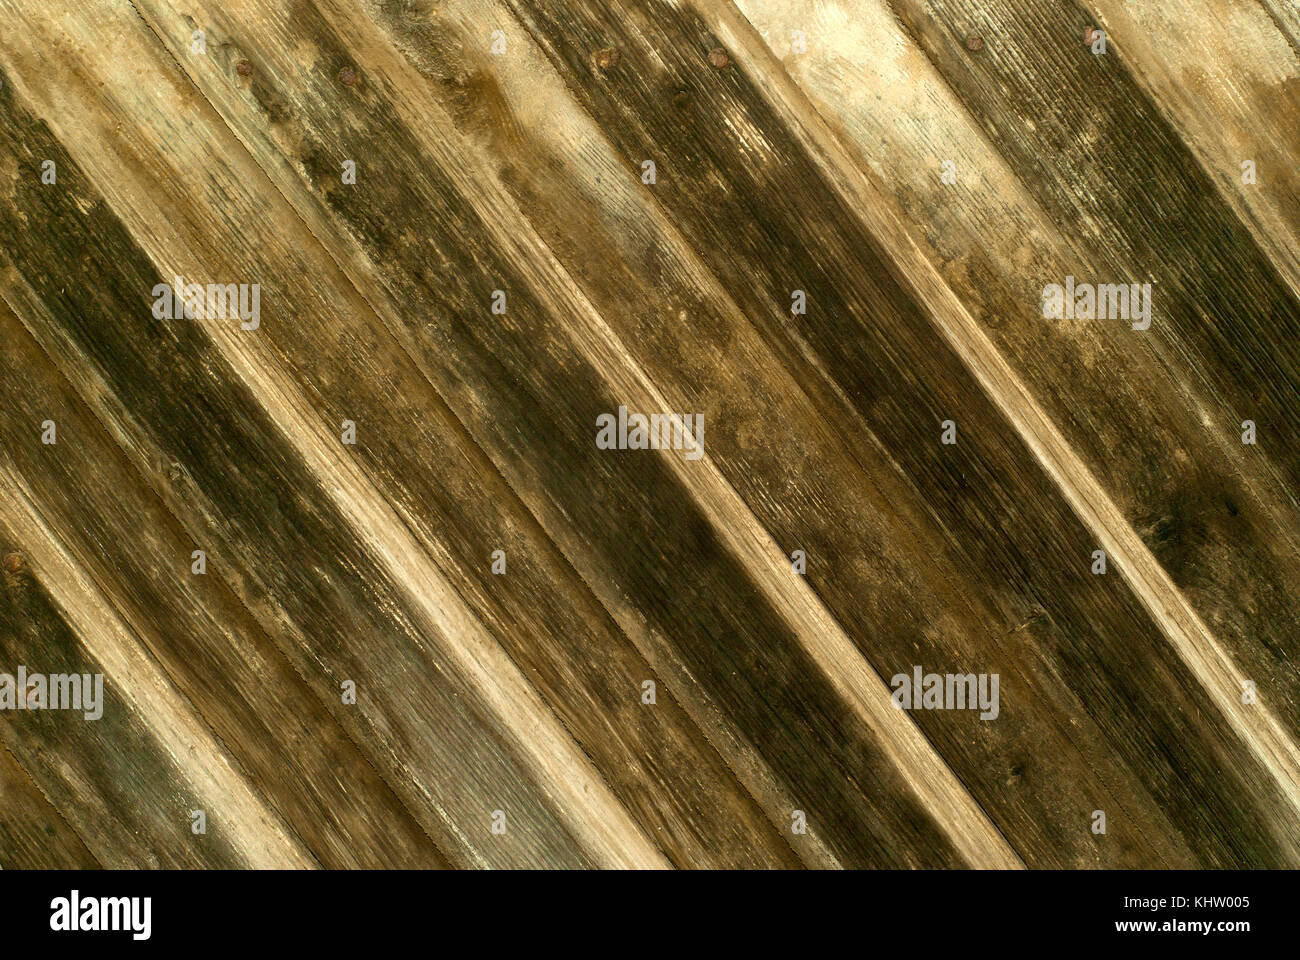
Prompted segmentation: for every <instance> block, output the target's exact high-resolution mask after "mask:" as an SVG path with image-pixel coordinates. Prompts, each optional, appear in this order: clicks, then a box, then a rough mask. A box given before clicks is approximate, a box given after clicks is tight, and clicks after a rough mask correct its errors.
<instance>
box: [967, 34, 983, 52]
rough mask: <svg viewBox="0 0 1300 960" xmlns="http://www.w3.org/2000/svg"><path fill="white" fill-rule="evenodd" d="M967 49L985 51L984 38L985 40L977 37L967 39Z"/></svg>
mask: <svg viewBox="0 0 1300 960" xmlns="http://www.w3.org/2000/svg"><path fill="white" fill-rule="evenodd" d="M966 49H967V50H983V49H984V38H983V37H976V36H969V37H967V38H966Z"/></svg>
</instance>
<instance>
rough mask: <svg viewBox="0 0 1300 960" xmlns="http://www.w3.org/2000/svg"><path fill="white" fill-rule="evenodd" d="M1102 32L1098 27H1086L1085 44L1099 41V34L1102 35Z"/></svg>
mask: <svg viewBox="0 0 1300 960" xmlns="http://www.w3.org/2000/svg"><path fill="white" fill-rule="evenodd" d="M1100 32H1101V31H1100V30H1098V29H1097V28H1096V27H1084V28H1083V42H1084V43H1092V42H1093V41H1094V40H1096V39H1097V34H1098V33H1100Z"/></svg>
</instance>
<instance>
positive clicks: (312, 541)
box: [0, 0, 1300, 868]
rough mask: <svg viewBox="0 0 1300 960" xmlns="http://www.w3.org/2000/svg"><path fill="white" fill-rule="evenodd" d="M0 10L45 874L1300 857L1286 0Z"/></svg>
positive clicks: (1295, 142)
mask: <svg viewBox="0 0 1300 960" xmlns="http://www.w3.org/2000/svg"><path fill="white" fill-rule="evenodd" d="M0 15H2V16H3V17H4V18H5V20H6V22H7V23H12V24H13V25H14V27H13V29H6V31H5V33H4V35H3V36H0V79H3V86H2V87H0V128H2V129H0V236H3V237H4V242H3V245H2V246H0V299H2V300H3V303H0V336H2V338H3V343H4V349H3V354H2V355H0V402H2V403H3V417H0V547H2V548H3V553H4V557H5V559H4V575H5V581H4V586H5V592H4V595H3V597H0V601H3V602H2V603H0V613H2V614H3V619H2V620H0V628H2V631H3V632H2V633H0V641H2V642H3V646H0V658H3V659H0V673H5V672H12V671H13V670H14V669H16V668H17V666H18V665H19V664H26V665H27V666H28V668H29V669H31V670H37V669H41V670H45V671H47V672H58V671H60V670H65V669H66V670H69V671H71V670H74V669H75V670H77V671H81V672H89V673H97V672H102V673H103V674H104V677H105V689H106V691H107V692H106V696H105V710H104V717H103V718H102V719H100V720H95V721H86V720H84V719H83V717H82V716H81V715H80V714H78V713H75V712H60V711H54V710H49V711H45V712H40V711H14V712H8V711H0V741H2V742H3V744H4V746H5V751H4V752H3V754H0V777H3V783H2V784H0V866H4V867H6V868H9V867H10V866H11V865H13V866H84V867H93V866H97V865H98V866H104V867H151V866H153V867H156V866H186V867H210V866H219V867H265V866H285V867H324V868H349V867H419V868H431V867H448V866H450V867H546V868H591V867H596V868H657V867H681V868H726V867H741V868H787V867H796V866H806V867H814V868H819V867H850V868H855V867H873V868H879V867H931V868H933V867H945V868H947V867H979V868H1016V867H1031V868H1041V867H1141V868H1158V867H1209V868H1226V867H1294V866H1297V865H1300V834H1298V833H1297V830H1296V827H1295V824H1296V819H1297V815H1298V814H1300V747H1298V746H1297V743H1300V739H1298V738H1300V672H1297V666H1296V657H1295V653H1296V638H1297V624H1298V623H1300V607H1298V606H1297V604H1298V603H1300V601H1297V599H1296V597H1297V590H1296V587H1297V585H1300V552H1298V550H1297V547H1298V546H1300V498H1298V496H1297V494H1298V492H1300V457H1298V456H1297V449H1300V426H1298V425H1297V421H1296V419H1295V416H1296V410H1297V400H1298V399H1300V354H1297V350H1298V349H1300V347H1298V346H1297V343H1298V342H1300V341H1298V339H1297V336H1296V334H1297V333H1300V260H1297V249H1298V245H1297V239H1298V238H1300V179H1297V169H1296V156H1297V154H1298V152H1300V92H1298V91H1300V54H1298V53H1297V49H1296V43H1295V24H1294V23H1293V20H1294V17H1293V16H1292V14H1291V12H1289V11H1288V10H1287V9H1286V5H1285V4H1282V5H1278V4H1268V3H1247V4H1240V3H1228V2H1226V0H1222V2H1221V0H1178V2H1176V3H1168V4H1162V3H1157V2H1154V0H1152V2H1145V0H1143V2H1129V3H1110V2H1107V0H1097V2H1096V3H1094V4H1092V5H1087V4H1065V5H1062V4H1059V3H1054V2H1048V0H1041V2H1040V0H1029V2H1024V0H1018V2H1010V0H1008V2H1005V3H1003V2H998V0H990V2H980V3H973V2H970V3H967V2H962V0H892V2H885V0H816V2H812V0H776V2H769V0H734V2H731V0H675V2H668V0H536V2H535V0H351V2H348V0H294V2H282V0H221V2H218V0H106V2H98V3H91V2H89V0H57V2H55V3H48V2H41V3H38V2H35V0H0ZM1095 27H1100V28H1102V29H1103V30H1104V31H1105V33H1106V39H1107V50H1106V52H1105V53H1104V54H1099V53H1095V52H1093V49H1092V48H1091V46H1090V44H1089V43H1088V42H1085V40H1084V36H1085V31H1088V30H1090V29H1092V28H1095ZM196 31H201V39H202V43H201V44H199V43H198V42H197V41H196ZM1213 34H1217V36H1213ZM1089 36H1091V34H1089ZM796 37H797V38H799V39H798V40H797V41H796V39H795V38H796ZM200 46H201V47H202V49H199V47H200ZM1246 160H1249V161H1251V162H1252V163H1253V164H1254V170H1255V175H1256V176H1255V182H1253V183H1249V184H1247V183H1243V176H1242V173H1243V168H1242V162H1243V161H1246ZM47 161H52V162H53V163H54V164H55V169H56V170H57V179H56V180H55V182H53V183H50V182H44V179H43V176H42V174H43V171H44V169H45V165H46V162H47ZM646 161H651V162H652V163H653V165H654V176H653V177H651V178H648V179H647V177H646V175H645V170H646V167H645V166H644V164H645V163H646ZM946 161H951V170H952V171H953V172H954V173H955V179H953V178H945V177H944V176H943V175H942V174H943V171H944V169H945V168H944V164H945V162H946ZM348 162H351V163H352V164H354V165H355V171H356V177H355V182H348V180H347V179H346V178H345V177H344V176H342V172H343V170H344V168H345V164H346V163H348ZM950 180H951V182H949V181H950ZM1066 276H1071V277H1075V278H1078V279H1079V280H1080V282H1090V283H1097V284H1101V283H1129V282H1133V283H1149V284H1151V286H1152V289H1153V291H1154V292H1153V295H1152V301H1151V303H1152V306H1153V310H1152V323H1151V326H1150V328H1149V329H1146V330H1137V329H1133V328H1132V326H1131V325H1130V324H1129V322H1128V321H1127V320H1126V319H1120V318H1111V319H1087V320H1085V319H1077V320H1076V319H1069V320H1065V319H1050V318H1046V317H1044V315H1043V312H1042V295H1041V292H1042V290H1043V289H1044V287H1045V286H1046V285H1048V284H1051V283H1062V282H1064V279H1065V277H1066ZM175 277H182V278H184V279H185V281H186V282H197V283H201V284H208V283H216V284H228V283H234V284H241V283H242V284H254V283H255V284H258V285H259V289H260V296H261V315H260V322H259V323H258V325H257V326H256V327H255V328H254V329H244V328H242V327H241V324H240V322H239V320H238V318H230V317H197V318H186V317H184V316H182V317H181V318H179V319H165V318H160V317H158V316H157V315H156V313H155V312H154V310H153V309H152V308H153V303H154V298H155V296H156V293H155V288H156V285H158V284H164V285H166V284H170V283H171V282H172V280H173V278H175ZM796 290H797V291H802V293H803V295H804V296H805V298H806V306H807V309H806V312H800V311H792V309H791V304H792V294H793V292H794V291H796ZM494 291H501V292H502V293H504V295H505V302H506V306H505V309H504V312H501V313H498V312H494V311H493V309H492V305H493V299H494ZM621 406H622V407H626V408H628V409H629V410H631V411H634V412H643V413H647V414H648V413H666V412H682V413H687V412H689V413H692V414H698V415H700V416H701V417H702V422H703V424H704V428H703V432H702V434H701V435H700V436H701V437H702V448H703V449H702V455H701V456H700V457H699V458H698V459H695V458H692V457H687V456H683V453H682V451H679V450H607V449H601V448H600V447H599V446H598V445H597V443H596V442H595V437H596V425H597V422H598V420H597V418H598V417H600V416H601V415H602V414H607V413H615V412H616V411H618V409H619V408H620V407H621ZM49 420H52V421H54V422H55V423H56V424H57V442H56V443H54V444H47V443H43V442H42V431H43V429H44V427H43V424H44V423H45V421H49ZM1244 420H1251V421H1253V422H1254V423H1255V425H1256V430H1257V439H1256V442H1255V443H1253V444H1245V443H1243V442H1242V421H1244ZM345 421H348V422H351V423H352V424H353V425H354V429H355V443H351V442H344V440H343V437H342V434H341V431H343V430H344V426H343V425H344V422H345ZM948 421H952V422H953V424H954V426H955V430H956V438H957V442H956V443H944V442H942V440H941V434H942V432H943V429H944V427H943V425H944V424H946V423H947V422H948ZM194 550H203V551H204V553H205V557H206V564H207V568H206V572H204V573H203V574H202V575H196V574H195V573H193V572H192V567H191V556H192V551H194ZM498 550H499V551H504V557H505V564H506V566H505V570H504V572H502V571H500V570H494V551H498ZM1097 550H1102V551H1104V552H1105V555H1106V561H1107V568H1106V571H1105V573H1104V574H1097V573H1096V572H1095V570H1094V562H1095V561H1094V551H1097ZM795 551H802V552H803V554H804V555H805V556H806V561H807V566H806V570H804V571H796V570H795V569H792V563H791V555H792V553H794V552H795ZM917 666H919V667H921V668H922V669H923V670H924V672H927V673H931V672H934V673H940V674H949V673H951V674H962V675H965V674H996V675H997V676H998V677H999V679H1000V688H999V689H1000V701H999V709H998V712H997V716H996V718H994V719H980V716H979V713H978V711H973V710H968V709H914V710H899V709H895V704H894V703H893V702H891V681H892V680H893V678H894V677H895V676H896V675H899V674H903V675H907V676H909V677H910V676H911V674H912V672H913V669H914V667H917ZM648 681H650V682H653V684H654V689H655V697H654V698H653V702H650V703H647V702H646V701H645V699H644V689H645V687H644V684H646V683H647V682H648ZM349 683H351V684H355V688H356V691H357V695H356V698H355V702H351V701H349V700H348V699H347V698H346V697H345V696H343V695H342V693H341V691H342V690H343V689H344V687H345V686H346V685H347V684H349ZM1246 686H1249V687H1250V688H1251V689H1252V690H1253V691H1254V693H1255V696H1254V697H1253V698H1252V697H1247V696H1243V689H1244V688H1245V687H1246ZM195 809H202V810H204V811H205V813H206V818H207V823H208V828H207V832H206V833H204V834H195V833H193V831H192V830H191V819H190V813H191V811H193V810H195ZM1097 811H1101V812H1104V813H1105V817H1106V830H1105V832H1104V833H1102V832H1098V831H1097V830H1096V829H1095V823H1096V812H1097ZM803 822H806V830H803V829H801V828H800V825H801V824H802V823H803Z"/></svg>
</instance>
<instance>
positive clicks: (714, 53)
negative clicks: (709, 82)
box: [709, 47, 731, 70]
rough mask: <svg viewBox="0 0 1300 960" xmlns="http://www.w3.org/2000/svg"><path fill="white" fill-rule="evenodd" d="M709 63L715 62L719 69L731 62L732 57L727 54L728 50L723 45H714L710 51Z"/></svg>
mask: <svg viewBox="0 0 1300 960" xmlns="http://www.w3.org/2000/svg"><path fill="white" fill-rule="evenodd" d="M709 63H711V64H713V65H714V66H715V67H717V68H718V69H719V70H721V69H722V68H723V67H725V66H726V65H727V64H729V63H731V58H730V57H729V56H727V51H726V50H723V49H722V48H721V47H714V48H713V49H712V50H710V51H709Z"/></svg>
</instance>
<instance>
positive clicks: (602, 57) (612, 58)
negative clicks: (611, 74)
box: [596, 47, 618, 70]
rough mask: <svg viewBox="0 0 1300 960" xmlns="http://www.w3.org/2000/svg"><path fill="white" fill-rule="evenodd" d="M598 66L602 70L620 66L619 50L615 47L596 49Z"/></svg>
mask: <svg viewBox="0 0 1300 960" xmlns="http://www.w3.org/2000/svg"><path fill="white" fill-rule="evenodd" d="M596 66H598V67H599V68H600V69H602V70H608V69H610V68H611V67H616V66H618V50H617V49H615V48H614V47H601V48H600V49H599V50H597V51H596Z"/></svg>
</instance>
